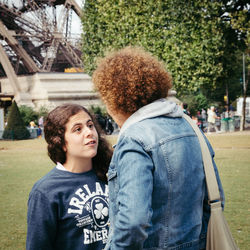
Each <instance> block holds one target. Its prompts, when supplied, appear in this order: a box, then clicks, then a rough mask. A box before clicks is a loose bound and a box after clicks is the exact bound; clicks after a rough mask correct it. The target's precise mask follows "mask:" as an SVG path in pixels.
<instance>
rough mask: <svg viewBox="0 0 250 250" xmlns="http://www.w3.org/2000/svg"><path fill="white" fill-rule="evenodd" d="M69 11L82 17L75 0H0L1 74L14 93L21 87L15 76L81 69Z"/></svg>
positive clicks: (78, 45)
mask: <svg viewBox="0 0 250 250" xmlns="http://www.w3.org/2000/svg"><path fill="white" fill-rule="evenodd" d="M72 15H76V16H78V17H79V18H80V17H81V8H80V6H79V5H78V4H77V2H76V1H75V0H15V1H14V0H0V78H1V77H6V76H7V78H8V79H9V81H10V82H11V84H12V88H13V90H14V95H15V94H17V93H18V92H20V89H21V87H20V84H19V82H18V78H17V77H18V76H21V75H32V74H34V73H39V72H64V71H65V69H66V68H74V69H75V70H76V71H79V72H82V71H83V65H82V61H81V51H80V48H81V44H80V39H79V38H78V39H75V38H74V37H73V36H72V34H71V25H70V24H71V22H72ZM79 33H80V30H79Z"/></svg>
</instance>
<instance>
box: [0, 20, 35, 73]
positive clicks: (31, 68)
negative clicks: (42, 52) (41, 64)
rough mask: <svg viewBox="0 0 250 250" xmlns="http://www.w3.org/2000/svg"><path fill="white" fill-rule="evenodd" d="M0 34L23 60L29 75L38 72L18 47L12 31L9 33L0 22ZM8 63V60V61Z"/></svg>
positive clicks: (25, 53) (23, 51) (28, 57)
mask: <svg viewBox="0 0 250 250" xmlns="http://www.w3.org/2000/svg"><path fill="white" fill-rule="evenodd" d="M0 34H1V35H2V36H3V37H4V38H5V39H6V40H7V42H8V44H9V46H10V47H11V48H12V49H13V50H14V51H15V52H16V54H17V55H18V56H19V57H21V58H23V63H24V64H25V66H26V67H27V69H28V70H29V72H30V73H33V72H37V71H40V70H39V68H38V67H37V65H36V64H35V63H34V61H33V60H32V59H31V58H30V56H29V55H28V54H27V52H26V51H25V50H24V49H23V48H22V46H20V44H19V43H18V41H17V40H16V39H15V37H14V36H13V31H12V32H11V31H9V30H8V29H6V28H5V26H4V24H3V23H2V21H0ZM8 61H9V59H8Z"/></svg>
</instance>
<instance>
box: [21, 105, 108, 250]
mask: <svg viewBox="0 0 250 250" xmlns="http://www.w3.org/2000/svg"><path fill="white" fill-rule="evenodd" d="M44 132H45V140H46V141H47V143H48V155H49V157H50V159H51V160H52V161H53V162H54V163H55V164H56V166H55V168H53V169H52V170H51V171H50V172H49V173H48V174H47V175H45V176H44V177H43V178H42V179H40V180H39V181H38V182H37V183H36V184H35V185H34V186H33V188H32V190H31V192H30V195H29V201H28V216H27V222H28V232H27V241H26V249H29V250H38V249H43V250H50V249H51V250H52V249H58V250H59V249H60V250H64V249H65V250H78V249H79V250H80V249H81V250H83V249H97V250H101V249H103V248H104V246H105V243H106V241H107V238H108V221H109V218H108V186H107V180H106V173H107V170H108V165H109V162H110V159H111V156H112V151H111V149H110V148H109V145H108V143H107V141H106V140H105V139H104V138H103V137H102V136H101V134H100V130H99V128H98V125H97V122H96V121H95V120H94V118H93V116H92V115H91V114H90V113H89V111H88V110H87V109H85V108H84V107H82V106H80V105H76V104H64V105H61V106H58V107H56V108H55V109H54V110H52V111H51V112H50V113H49V114H48V117H47V119H46V121H45V124H44Z"/></svg>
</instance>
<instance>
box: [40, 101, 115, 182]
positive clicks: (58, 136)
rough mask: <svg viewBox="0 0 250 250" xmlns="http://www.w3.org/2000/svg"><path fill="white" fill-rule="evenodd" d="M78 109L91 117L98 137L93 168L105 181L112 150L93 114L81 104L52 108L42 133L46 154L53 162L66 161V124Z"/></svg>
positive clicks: (62, 162)
mask: <svg viewBox="0 0 250 250" xmlns="http://www.w3.org/2000/svg"><path fill="white" fill-rule="evenodd" d="M80 111H84V112H86V113H87V114H88V115H89V116H90V117H91V119H92V121H93V123H94V126H95V128H96V130H97V133H98V137H99V144H98V149H97V154H96V156H95V157H94V158H93V169H94V170H95V172H96V174H97V176H98V177H99V178H100V179H101V180H104V181H106V180H107V178H106V173H107V171H108V166H109V162H110V159H111V156H112V150H111V148H110V146H109V144H108V142H107V141H106V139H105V138H104V137H103V136H102V134H101V129H100V127H99V125H98V123H97V121H96V120H95V118H94V116H93V115H92V114H91V113H90V112H89V111H88V110H87V109H86V108H84V107H83V106H81V105H78V104H71V103H69V104H63V105H60V106H58V107H56V108H55V109H53V110H52V111H51V112H50V113H49V114H48V116H47V118H46V120H45V122H44V135H45V140H46V142H47V143H48V147H47V148H48V155H49V157H50V159H51V160H52V161H53V162H54V163H57V162H60V163H61V164H64V163H65V162H66V153H65V151H64V150H63V147H64V146H65V131H66V127H65V126H66V124H67V122H68V121H69V119H70V117H71V116H73V115H76V114H78V113H79V112H80Z"/></svg>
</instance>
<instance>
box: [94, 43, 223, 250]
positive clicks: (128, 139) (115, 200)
mask: <svg viewBox="0 0 250 250" xmlns="http://www.w3.org/2000/svg"><path fill="white" fill-rule="evenodd" d="M93 82H94V84H95V87H96V89H97V90H98V91H99V92H100V95H101V98H102V100H103V102H104V103H105V105H106V107H107V110H108V112H109V114H110V115H111V116H112V117H113V119H114V120H115V121H116V123H117V124H118V125H119V127H120V128H121V130H120V134H119V136H118V142H117V144H116V146H115V150H114V153H113V157H112V160H111V163H110V166H109V170H108V183H109V200H110V209H109V216H110V222H111V226H110V235H109V240H108V243H107V245H106V248H105V249H112V250H118V249H119V250H121V249H129V250H133V249H155V250H156V249H172V250H174V249H190V250H191V249H192V250H194V249H205V246H206V231H207V222H208V218H209V215H210V211H209V205H208V204H207V199H208V196H207V189H206V183H205V175H204V170H203V162H202V155H201V149H200V145H199V141H198V138H197V136H196V134H195V132H194V131H193V129H192V127H191V126H190V125H189V123H188V122H187V121H186V120H185V119H184V118H183V111H182V109H181V107H179V106H178V105H177V104H176V103H174V102H171V101H169V100H168V99H167V98H166V97H167V94H168V91H169V89H170V88H171V77H170V75H169V74H168V72H167V71H166V70H165V69H164V66H163V64H162V63H161V62H159V61H158V60H157V59H156V58H155V57H153V56H152V55H151V54H149V53H147V52H145V51H144V50H143V49H140V48H133V47H126V48H124V49H121V50H119V51H116V52H113V53H111V54H109V55H107V56H106V57H105V58H103V59H101V60H100V61H99V64H98V67H97V69H96V70H95V72H94V74H93ZM210 149H211V146H210ZM211 154H213V151H212V149H211ZM214 167H215V169H216V175H217V178H218V181H219V186H220V192H221V196H222V197H223V190H222V186H221V183H220V180H219V176H218V172H217V168H216V166H215V165H214Z"/></svg>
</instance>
